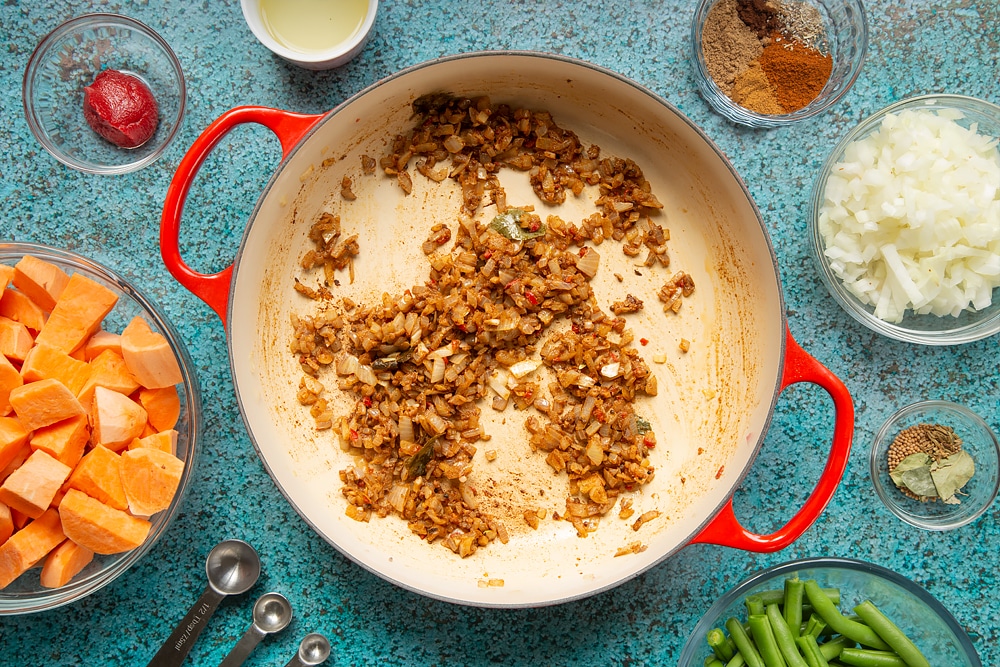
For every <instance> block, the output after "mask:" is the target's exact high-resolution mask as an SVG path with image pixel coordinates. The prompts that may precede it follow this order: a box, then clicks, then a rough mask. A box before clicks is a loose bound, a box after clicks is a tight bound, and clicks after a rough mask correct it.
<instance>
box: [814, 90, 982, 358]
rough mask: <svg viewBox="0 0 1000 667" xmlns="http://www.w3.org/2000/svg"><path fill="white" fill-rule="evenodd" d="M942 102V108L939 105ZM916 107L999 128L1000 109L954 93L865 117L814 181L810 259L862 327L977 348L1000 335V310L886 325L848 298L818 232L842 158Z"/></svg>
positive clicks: (910, 339)
mask: <svg viewBox="0 0 1000 667" xmlns="http://www.w3.org/2000/svg"><path fill="white" fill-rule="evenodd" d="M938 101H940V103H937V102H938ZM913 107H919V108H934V109H957V110H959V111H967V110H969V109H972V108H974V109H976V111H977V112H979V113H983V114H988V115H991V116H993V117H995V118H996V121H997V124H998V126H1000V105H997V104H994V103H992V102H989V101H987V100H983V99H980V98H977V97H971V96H969V95H958V94H954V93H928V94H922V95H916V96H912V97H907V98H904V99H901V100H897V101H895V102H893V103H892V104H889V105H887V106H884V107H882V108H880V109H878V110H877V111H875V112H873V113H871V114H869V115H868V116H866V117H865V118H863V119H862V120H861V121H859V122H858V123H857V124H856V125H855V126H854V127H852V128H851V129H850V130H849V131H848V132H847V134H845V135H844V136H843V137H842V138H841V139H840V141H838V142H837V144H836V145H835V146H834V147H833V149H832V150H831V151H830V153H829V154H828V155H827V157H826V159H825V160H824V162H823V166H822V167H821V168H820V170H819V172H818V174H817V175H816V178H815V180H814V181H813V186H812V192H811V194H810V197H809V218H808V226H809V239H810V243H809V249H810V254H811V255H812V257H813V260H814V261H815V262H816V264H817V265H818V268H819V276H820V279H821V280H822V282H823V284H824V285H825V286H826V288H827V291H829V292H830V295H831V296H832V297H833V299H834V301H836V302H837V303H838V304H840V306H841V308H843V309H844V311H845V312H847V314H848V315H850V316H851V317H852V318H853V319H854V320H855V321H857V322H859V323H861V324H863V325H864V326H865V327H866V328H868V329H870V330H871V331H874V332H875V333H879V334H882V335H883V336H886V337H888V338H892V339H894V340H898V341H902V342H905V343H916V344H918V345H929V346H945V345H961V344H964V343H972V342H975V341H978V340H982V339H984V338H989V337H990V336H993V335H995V334H996V333H998V332H1000V310H998V311H997V312H996V313H994V314H993V315H992V316H990V317H987V318H985V319H982V320H978V321H976V322H973V323H971V324H966V325H964V326H961V327H955V328H952V329H941V330H937V331H924V330H920V329H912V328H908V327H904V326H900V325H899V324H896V323H893V322H887V321H885V320H882V319H879V318H877V317H875V315H874V314H872V313H869V312H868V310H867V309H866V307H865V306H863V305H862V304H861V303H860V302H859V301H858V300H857V299H856V298H855V297H854V296H853V295H851V294H848V293H847V290H846V288H845V287H844V286H843V285H842V282H841V280H840V278H839V277H837V275H836V274H834V273H833V269H831V268H830V263H829V262H828V261H826V259H825V256H824V254H823V252H824V243H823V238H822V234H821V233H820V231H819V215H820V208H821V207H822V204H823V196H824V193H825V192H826V181H827V180H828V179H829V177H830V174H831V172H832V171H833V167H834V165H836V164H837V162H838V161H839V160H840V159H841V158H842V157H843V155H844V152H845V151H846V150H847V147H848V146H849V145H850V144H851V143H853V142H854V141H856V140H858V139H859V138H860V137H862V136H865V135H867V134H868V133H869V132H871V131H872V130H874V129H875V128H877V127H878V125H879V124H880V123H881V122H882V119H883V118H885V116H886V115H888V114H890V113H895V112H897V111H900V110H902V109H908V108H913Z"/></svg>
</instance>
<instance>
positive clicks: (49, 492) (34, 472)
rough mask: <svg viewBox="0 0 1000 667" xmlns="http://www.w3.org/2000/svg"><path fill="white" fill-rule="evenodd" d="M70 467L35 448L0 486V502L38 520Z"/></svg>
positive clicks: (68, 472)
mask: <svg viewBox="0 0 1000 667" xmlns="http://www.w3.org/2000/svg"><path fill="white" fill-rule="evenodd" d="M70 472H72V468H70V467H69V466H68V465H66V464H64V463H60V462H59V461H58V460H57V459H54V458H52V457H51V456H49V455H48V454H46V453H45V452H43V451H40V450H39V451H36V452H34V453H33V454H32V455H31V456H29V457H28V460H27V461H25V462H24V463H23V464H21V467H20V468H18V469H17V470H15V471H14V472H12V473H11V474H10V476H9V477H8V478H7V479H5V480H4V482H3V484H2V485H0V503H4V504H6V505H7V506H8V507H11V508H13V509H16V510H17V511H19V512H23V513H25V514H27V515H28V516H30V517H31V518H32V519H37V518H38V517H40V516H41V515H42V513H43V512H44V511H45V510H47V509H48V507H49V505H50V504H51V503H52V499H53V498H55V496H56V493H58V491H59V487H61V486H62V484H63V482H65V481H66V478H67V477H69V474H70Z"/></svg>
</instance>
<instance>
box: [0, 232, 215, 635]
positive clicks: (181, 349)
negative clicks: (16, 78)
mask: <svg viewBox="0 0 1000 667" xmlns="http://www.w3.org/2000/svg"><path fill="white" fill-rule="evenodd" d="M26 254H32V255H34V256H36V257H38V258H39V259H43V260H44V259H54V260H57V261H62V262H67V263H70V264H73V265H74V267H76V268H82V269H83V270H84V271H89V272H91V273H93V274H95V275H97V276H100V277H101V278H102V279H104V280H106V281H107V282H109V283H111V284H113V285H114V286H115V288H116V289H118V290H120V291H121V292H123V293H124V294H125V295H127V296H128V297H129V298H131V299H132V300H134V301H135V302H136V303H137V304H138V305H139V306H140V307H141V308H142V310H143V311H144V312H145V313H147V314H148V315H149V316H150V318H151V319H152V320H153V323H155V325H156V328H157V329H158V330H159V331H160V333H162V334H163V335H164V336H165V337H166V338H167V340H168V341H169V342H170V346H171V348H172V349H173V350H174V352H175V354H176V355H177V357H178V365H179V366H180V369H181V375H182V376H183V378H184V385H185V391H184V400H183V401H182V403H181V405H182V408H183V410H184V412H183V413H182V416H183V417H185V418H186V419H187V420H188V424H187V427H188V428H187V430H188V432H189V438H188V449H187V454H186V456H185V457H184V459H183V460H184V470H183V472H182V473H181V481H180V483H179V484H178V487H177V492H176V494H175V495H174V499H173V500H172V501H171V503H170V506H169V507H168V508H167V509H165V510H163V512H161V513H159V514H162V515H163V520H162V521H161V522H160V524H159V526H158V527H156V528H155V532H154V531H150V534H149V536H148V537H147V538H146V540H145V541H144V542H143V543H142V544H140V545H139V546H138V547H136V548H135V549H133V550H132V551H129V552H126V553H124V554H121V555H120V557H119V558H118V559H117V560H116V561H115V562H113V563H110V564H102V566H101V569H100V570H99V571H97V572H95V573H93V574H91V575H89V576H87V577H86V578H85V579H83V580H81V581H78V582H75V583H74V582H70V583H68V584H66V585H65V586H61V587H59V588H52V589H48V588H38V589H37V590H33V591H30V592H20V593H11V592H7V591H2V590H0V618H3V617H4V616H16V615H22V614H33V613H37V612H42V611H48V610H50V609H56V608H58V607H62V606H65V605H68V604H72V603H74V602H77V601H79V600H81V599H83V598H86V597H88V596H89V595H91V594H93V593H95V592H97V591H99V590H101V589H103V588H105V587H106V586H108V585H109V584H111V583H112V582H114V581H115V580H116V579H118V578H119V577H120V576H121V575H122V574H124V573H125V572H126V571H127V570H129V569H131V568H132V566H134V565H135V564H136V563H137V562H139V561H140V560H141V559H142V558H143V557H145V556H146V555H147V554H148V553H149V552H150V551H152V549H153V547H154V546H155V545H156V543H157V542H158V541H159V540H160V538H161V537H162V536H163V534H164V533H166V532H167V530H168V529H169V528H170V526H171V524H172V523H173V521H174V519H176V518H177V514H178V513H179V511H180V506H181V504H182V503H183V502H184V499H185V497H186V495H187V491H188V489H189V487H190V484H191V480H192V478H193V474H194V469H195V467H196V465H197V461H198V447H199V443H198V440H199V435H200V432H201V387H200V384H199V382H198V376H197V373H196V370H195V365H194V362H193V360H192V358H191V356H190V354H189V352H188V350H187V346H186V345H185V344H184V341H183V339H182V338H181V337H180V334H179V333H178V332H177V330H176V329H175V328H174V326H173V324H172V323H171V322H170V321H169V320H168V319H167V317H166V315H165V314H164V313H163V312H162V310H161V309H160V307H159V306H158V305H157V304H156V302H154V301H152V300H151V299H150V298H149V297H147V296H146V295H145V293H143V292H142V290H140V289H138V288H137V287H136V286H135V285H134V284H133V283H132V282H131V281H130V280H128V279H127V278H125V277H124V276H122V275H121V274H119V273H118V272H117V271H115V270H113V269H111V268H109V267H107V266H104V265H103V264H100V263H99V262H97V261H95V260H92V259H90V258H89V257H87V256H85V255H82V254H79V253H77V252H74V251H71V250H65V249H62V248H56V247H53V246H48V245H44V244H40V243H30V242H23V241H0V259H10V258H14V257H18V256H23V255H26ZM159 514H158V515H157V516H159Z"/></svg>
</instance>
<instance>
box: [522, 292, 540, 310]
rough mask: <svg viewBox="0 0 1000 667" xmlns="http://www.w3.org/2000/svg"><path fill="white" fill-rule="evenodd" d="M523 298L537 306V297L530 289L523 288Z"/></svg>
mask: <svg viewBox="0 0 1000 667" xmlns="http://www.w3.org/2000/svg"><path fill="white" fill-rule="evenodd" d="M524 298H525V299H527V300H528V302H529V303H531V305H532V306H537V305H538V297H537V296H535V295H534V294H533V293H532V292H531V290H524Z"/></svg>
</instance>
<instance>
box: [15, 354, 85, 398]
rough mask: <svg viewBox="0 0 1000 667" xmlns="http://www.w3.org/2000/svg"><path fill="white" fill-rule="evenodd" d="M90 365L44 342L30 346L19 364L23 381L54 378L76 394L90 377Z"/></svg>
mask: <svg viewBox="0 0 1000 667" xmlns="http://www.w3.org/2000/svg"><path fill="white" fill-rule="evenodd" d="M90 372H91V370H90V366H89V365H88V364H87V362H85V361H78V360H77V359H74V358H73V357H71V356H69V355H68V354H66V353H65V352H63V351H62V350H60V349H59V348H56V347H52V346H51V345H47V344H45V343H39V344H37V345H35V346H34V347H33V348H31V351H30V352H28V355H27V356H26V357H25V358H24V364H23V365H22V366H21V377H22V378H24V381H25V382H37V381H38V380H46V379H48V378H55V379H56V380H59V381H60V382H62V383H63V384H64V385H66V388H67V389H69V390H70V391H71V392H73V395H74V396H76V395H78V394H79V393H80V390H81V389H83V386H84V384H86V382H87V380H88V378H90Z"/></svg>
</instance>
